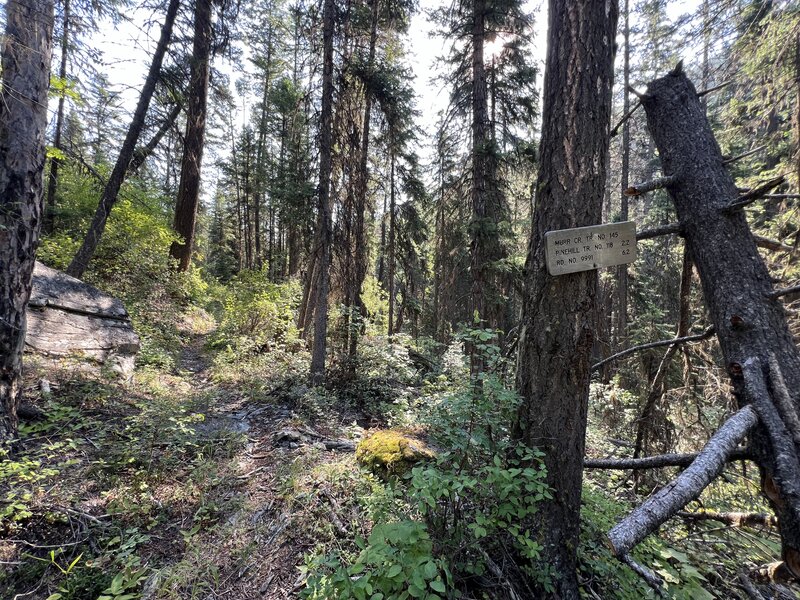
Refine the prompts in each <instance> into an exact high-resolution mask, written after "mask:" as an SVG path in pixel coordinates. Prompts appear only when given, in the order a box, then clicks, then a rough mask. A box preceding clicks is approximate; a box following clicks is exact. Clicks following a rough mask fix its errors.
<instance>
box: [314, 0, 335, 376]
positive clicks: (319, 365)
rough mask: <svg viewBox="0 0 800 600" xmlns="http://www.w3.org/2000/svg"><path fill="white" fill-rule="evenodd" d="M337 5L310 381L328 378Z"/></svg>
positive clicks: (329, 2) (325, 87)
mask: <svg viewBox="0 0 800 600" xmlns="http://www.w3.org/2000/svg"><path fill="white" fill-rule="evenodd" d="M335 11H336V4H335V3H334V0H325V2H324V3H323V8H322V47H323V50H322V52H323V58H322V108H321V114H320V140H319V189H318V191H317V195H318V202H317V236H316V237H317V239H316V253H317V257H318V258H317V261H316V262H317V265H316V267H317V268H316V273H317V277H316V286H311V287H312V288H313V287H316V301H315V302H314V345H313V347H312V349H311V379H312V382H314V383H321V382H322V381H323V380H324V378H325V353H326V350H327V335H328V293H329V289H330V265H331V244H332V242H333V223H332V215H331V199H330V190H331V153H332V151H333V33H334V25H335V22H334V21H335ZM312 281H313V279H312Z"/></svg>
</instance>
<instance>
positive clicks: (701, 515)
mask: <svg viewBox="0 0 800 600" xmlns="http://www.w3.org/2000/svg"><path fill="white" fill-rule="evenodd" d="M677 516H679V517H680V518H682V519H689V520H691V521H716V522H717V523H725V524H726V525H731V526H733V527H777V526H778V518H777V517H776V516H775V515H770V514H768V513H747V512H705V511H703V512H689V511H680V512H679V513H678V515H677Z"/></svg>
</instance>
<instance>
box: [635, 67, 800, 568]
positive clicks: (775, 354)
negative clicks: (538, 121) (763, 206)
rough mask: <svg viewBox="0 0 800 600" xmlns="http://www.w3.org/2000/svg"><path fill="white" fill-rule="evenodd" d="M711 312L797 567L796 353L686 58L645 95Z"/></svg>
mask: <svg viewBox="0 0 800 600" xmlns="http://www.w3.org/2000/svg"><path fill="white" fill-rule="evenodd" d="M641 101H642V104H643V106H644V109H645V112H646V113H647V123H648V127H649V129H650V132H651V134H652V136H653V139H654V140H655V144H656V146H657V148H658V152H659V155H660V157H661V162H662V168H663V173H664V175H665V176H667V177H669V178H672V181H671V182H670V183H669V184H668V185H667V191H668V192H669V194H670V196H671V197H672V200H673V201H674V203H675V207H676V210H677V214H678V219H679V221H680V227H681V230H682V232H683V235H684V236H685V238H686V243H687V245H688V247H689V250H690V252H691V255H692V258H693V259H694V261H695V266H696V267H697V272H698V274H699V276H700V280H701V283H702V287H703V295H704V297H705V299H706V304H707V307H708V311H709V315H710V317H711V320H712V322H713V323H714V327H715V330H716V334H717V338H718V339H719V343H720V347H721V349H722V354H723V357H724V360H725V364H726V366H727V369H728V372H729V374H730V376H731V380H732V383H733V388H734V394H735V396H736V398H737V400H738V402H739V404H740V406H741V407H744V406H747V405H749V404H753V406H754V408H755V409H756V412H757V413H758V416H759V419H760V424H759V425H758V426H757V427H756V428H755V429H754V430H753V434H752V436H751V447H752V451H753V455H754V457H755V460H756V462H757V463H758V464H759V468H760V470H761V474H762V488H763V490H764V492H765V494H766V495H767V497H768V498H769V499H770V501H771V503H772V506H773V508H774V509H775V511H776V514H777V516H778V520H779V522H780V533H781V540H782V548H783V552H782V554H783V559H784V561H785V562H786V566H787V567H788V569H789V570H790V571H791V572H792V573H793V574H794V576H795V577H797V576H798V575H800V510H798V508H800V505H799V504H798V503H799V502H800V497H798V493H799V492H798V489H797V488H798V482H797V481H795V477H796V475H797V474H798V473H800V465H798V464H797V455H798V452H797V442H798V441H800V439H792V438H793V437H794V436H793V435H791V434H792V433H793V432H792V429H793V425H792V424H793V423H795V422H797V413H798V412H800V411H798V408H800V353H799V352H798V349H797V347H796V346H795V344H794V341H793V339H792V335H791V333H790V331H789V328H788V326H787V323H786V319H785V316H784V311H783V307H782V306H781V303H780V301H779V300H778V299H777V298H776V297H774V295H772V282H771V278H770V274H769V272H768V271H767V268H766V266H765V264H764V261H763V260H762V259H761V257H760V255H759V253H758V249H757V246H756V242H755V240H754V238H753V235H752V234H751V232H750V229H749V227H748V224H747V220H746V218H745V215H744V213H743V212H742V211H741V210H740V209H739V210H730V205H732V204H735V203H736V201H737V198H738V192H737V189H736V185H735V183H734V181H733V178H732V177H731V175H730V174H729V173H728V171H727V169H726V167H725V164H724V159H723V156H722V153H721V152H720V149H719V146H718V145H717V142H716V140H715V139H714V135H713V133H712V131H711V127H710V126H709V123H708V120H707V119H706V116H705V111H704V110H703V107H702V106H701V104H700V100H699V98H698V95H697V92H696V90H695V88H694V86H693V85H692V83H691V82H690V81H689V80H688V79H687V78H686V76H685V75H684V74H683V72H682V69H681V68H680V65H679V66H678V68H676V69H675V70H674V71H673V72H672V73H670V74H669V75H667V76H665V77H662V78H660V79H657V80H655V81H653V82H651V83H650V84H649V85H648V87H647V92H646V93H645V94H644V96H643V97H642V98H641Z"/></svg>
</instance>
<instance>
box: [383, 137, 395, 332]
mask: <svg viewBox="0 0 800 600" xmlns="http://www.w3.org/2000/svg"><path fill="white" fill-rule="evenodd" d="M389 147H390V149H389V153H390V157H389V162H390V167H389V242H388V244H389V257H388V263H389V265H388V276H387V277H388V284H387V288H388V290H389V315H388V316H389V326H388V330H387V332H386V333H387V334H388V336H389V343H391V342H392V340H393V336H394V308H395V300H396V298H395V294H396V289H395V276H396V269H397V250H396V248H395V246H396V240H395V225H396V221H395V209H396V206H395V197H394V195H395V187H394V175H395V163H396V162H397V159H396V157H395V152H396V151H395V149H394V143H393V141H392V140H391V139H390V141H389Z"/></svg>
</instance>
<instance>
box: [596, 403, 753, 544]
mask: <svg viewBox="0 0 800 600" xmlns="http://www.w3.org/2000/svg"><path fill="white" fill-rule="evenodd" d="M757 422H758V417H757V416H756V411H755V410H754V409H753V408H752V407H751V406H745V407H744V408H742V409H741V410H739V412H737V413H736V414H735V415H733V416H732V417H731V418H730V419H728V420H727V421H726V422H725V424H724V425H723V426H722V427H720V428H719V430H718V431H717V432H716V433H715V434H714V435H713V436H712V437H711V439H710V440H709V441H708V443H707V444H706V445H705V447H704V448H703V450H702V451H701V452H700V453H699V454H698V456H697V458H696V459H695V460H694V462H692V464H691V465H690V466H689V467H688V468H687V469H686V470H685V471H683V472H682V473H681V474H680V475H679V476H678V477H677V478H676V479H675V480H674V481H672V482H671V483H669V484H667V485H666V486H664V487H663V488H661V489H660V490H659V491H658V492H656V493H655V494H653V495H652V496H650V498H648V499H647V500H646V501H645V502H644V503H642V504H641V505H640V506H639V507H638V508H636V509H635V510H634V511H633V512H632V513H631V514H629V515H628V516H627V517H625V518H624V519H623V520H622V521H620V522H619V523H617V524H616V525H615V526H614V527H613V528H612V529H611V531H609V532H608V542H609V545H610V546H611V550H612V551H613V552H614V555H615V556H618V557H622V556H625V555H627V554H628V553H629V552H630V551H631V550H632V549H633V548H634V546H636V544H638V543H639V542H641V541H642V540H643V539H644V538H646V537H647V536H648V535H650V534H651V533H653V532H654V531H655V530H656V529H658V528H659V527H660V526H661V525H662V524H663V523H664V522H666V521H667V520H668V519H669V518H671V517H673V516H674V515H675V514H676V513H677V512H678V511H679V510H681V509H682V508H683V507H684V506H686V505H687V504H689V502H691V501H692V500H696V499H697V498H698V497H699V496H700V494H701V493H702V491H703V490H704V489H705V488H706V487H707V486H708V484H709V483H711V482H712V481H713V480H714V479H715V478H716V477H717V475H719V474H720V473H721V472H722V469H723V468H724V467H725V464H726V463H727V462H728V460H729V457H730V455H731V454H732V453H733V452H734V451H735V450H736V449H737V447H738V446H739V443H740V442H741V441H742V440H743V439H744V437H745V436H746V435H747V434H748V432H749V431H750V430H751V429H752V428H753V427H755V425H756V423H757Z"/></svg>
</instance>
